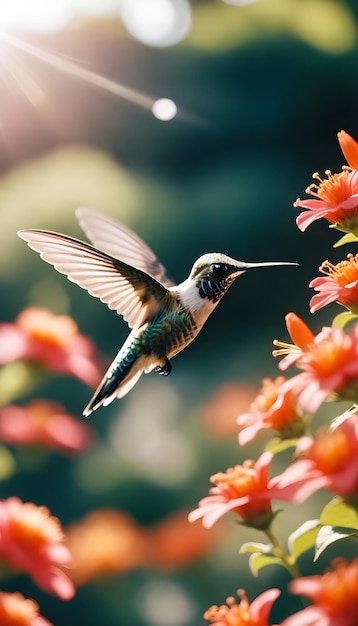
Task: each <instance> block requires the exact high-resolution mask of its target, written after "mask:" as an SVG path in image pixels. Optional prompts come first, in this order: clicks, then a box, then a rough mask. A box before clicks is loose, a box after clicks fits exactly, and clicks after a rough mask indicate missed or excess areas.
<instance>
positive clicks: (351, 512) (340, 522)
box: [320, 498, 358, 530]
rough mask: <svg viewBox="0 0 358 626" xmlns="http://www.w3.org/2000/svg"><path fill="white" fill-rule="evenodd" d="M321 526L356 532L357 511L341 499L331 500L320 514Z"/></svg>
mask: <svg viewBox="0 0 358 626" xmlns="http://www.w3.org/2000/svg"><path fill="white" fill-rule="evenodd" d="M320 521H321V524H322V525H323V526H333V527H340V528H348V529H354V530H358V510H357V508H355V506H354V505H353V504H348V502H346V501H345V500H342V498H333V500H331V501H330V502H329V503H328V504H327V505H326V506H325V507H324V509H323V511H322V513H321V519H320Z"/></svg>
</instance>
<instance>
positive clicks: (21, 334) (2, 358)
mask: <svg viewBox="0 0 358 626" xmlns="http://www.w3.org/2000/svg"><path fill="white" fill-rule="evenodd" d="M96 358H97V357H96V354H95V350H94V346H93V344H92V342H91V341H90V340H89V339H87V337H85V336H84V335H81V334H80V333H79V331H78V327H77V325H76V323H75V322H74V320H73V319H72V318H71V317H69V316H67V315H55V314H54V313H51V311H48V310H47V309H37V308H34V307H30V308H28V309H24V310H23V311H22V312H21V313H20V314H19V315H18V316H17V318H16V320H15V322H14V323H13V324H9V323H2V324H0V363H1V364H4V363H11V362H12V361H16V360H18V359H30V360H32V361H37V362H39V363H41V365H44V366H45V367H46V368H48V369H50V370H53V371H55V372H61V373H63V374H71V375H73V376H76V377H77V378H79V379H80V380H83V381H84V382H85V383H87V384H88V385H90V386H94V385H96V384H97V383H98V379H99V378H100V376H101V374H100V370H99V369H98V367H97V365H96V363H95V360H96Z"/></svg>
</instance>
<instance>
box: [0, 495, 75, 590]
mask: <svg viewBox="0 0 358 626" xmlns="http://www.w3.org/2000/svg"><path fill="white" fill-rule="evenodd" d="M64 539H65V537H64V533H63V531H62V528H61V525H60V522H59V521H58V519H57V518H56V517H52V516H51V515H50V512H49V510H48V509H47V508H46V507H44V506H36V505H35V504H33V503H32V502H26V503H24V502H22V501H21V500H20V499H19V498H8V499H7V500H1V501H0V557H1V558H2V559H4V560H5V561H6V562H7V564H8V565H9V566H10V567H12V568H14V569H16V570H20V571H24V572H27V574H29V575H30V576H31V577H32V578H33V580H34V581H35V582H36V583H37V584H38V586H39V587H41V589H43V590H44V591H47V592H49V593H53V594H55V595H57V596H59V597H60V598H61V599H62V600H70V599H71V598H72V597H73V596H74V593H75V590H74V587H73V584H72V582H71V581H70V579H69V578H68V577H67V576H66V574H64V572H63V571H62V570H61V569H60V567H68V566H69V565H71V560H72V559H71V554H70V552H69V550H68V548H66V546H65V545H64Z"/></svg>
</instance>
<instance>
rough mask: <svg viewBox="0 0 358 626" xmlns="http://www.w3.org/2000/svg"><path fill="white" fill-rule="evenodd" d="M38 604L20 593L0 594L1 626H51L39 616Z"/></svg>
mask: <svg viewBox="0 0 358 626" xmlns="http://www.w3.org/2000/svg"><path fill="white" fill-rule="evenodd" d="M38 608H39V607H38V604H37V603H36V602H35V601H34V600H30V599H26V598H24V596H23V595H22V594H21V593H5V592H0V624H1V626H52V624H51V623H50V622H48V621H47V619H44V618H43V617H41V616H40V615H39V612H38Z"/></svg>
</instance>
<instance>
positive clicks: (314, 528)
mask: <svg viewBox="0 0 358 626" xmlns="http://www.w3.org/2000/svg"><path fill="white" fill-rule="evenodd" d="M321 526H322V525H321V522H320V520H319V519H311V520H307V521H306V522H304V523H303V524H302V526H300V527H299V528H297V530H295V531H294V532H293V533H291V535H290V536H289V538H288V540H287V543H288V549H289V552H290V555H291V556H292V557H293V560H294V561H295V562H296V560H297V559H298V557H300V556H301V554H303V553H304V552H307V550H310V548H313V547H314V545H315V543H316V537H317V535H318V532H319V530H320V528H321Z"/></svg>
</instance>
